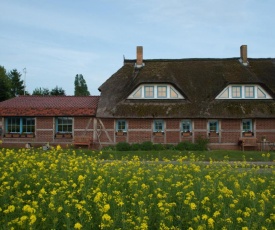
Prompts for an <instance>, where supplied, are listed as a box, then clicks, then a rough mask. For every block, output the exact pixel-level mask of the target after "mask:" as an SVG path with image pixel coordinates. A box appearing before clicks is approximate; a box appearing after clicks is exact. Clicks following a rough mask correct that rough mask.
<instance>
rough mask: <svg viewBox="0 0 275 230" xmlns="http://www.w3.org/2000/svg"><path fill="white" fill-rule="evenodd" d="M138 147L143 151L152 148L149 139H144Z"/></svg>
mask: <svg viewBox="0 0 275 230" xmlns="http://www.w3.org/2000/svg"><path fill="white" fill-rule="evenodd" d="M140 149H141V150H143V151H149V150H153V149H154V148H153V143H152V142H151V141H145V142H143V143H141V144H140Z"/></svg>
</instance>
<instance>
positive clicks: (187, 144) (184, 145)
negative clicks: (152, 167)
mask: <svg viewBox="0 0 275 230" xmlns="http://www.w3.org/2000/svg"><path fill="white" fill-rule="evenodd" d="M175 148H176V149H177V150H181V151H182V150H194V149H195V144H193V143H191V142H189V141H183V142H180V143H178V144H177V146H176V147H175Z"/></svg>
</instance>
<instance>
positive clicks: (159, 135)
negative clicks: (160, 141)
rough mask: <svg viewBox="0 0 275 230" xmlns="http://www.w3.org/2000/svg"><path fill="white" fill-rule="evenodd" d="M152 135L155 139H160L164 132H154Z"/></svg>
mask: <svg viewBox="0 0 275 230" xmlns="http://www.w3.org/2000/svg"><path fill="white" fill-rule="evenodd" d="M153 135H154V136H156V137H162V136H163V135H164V132H154V133H153Z"/></svg>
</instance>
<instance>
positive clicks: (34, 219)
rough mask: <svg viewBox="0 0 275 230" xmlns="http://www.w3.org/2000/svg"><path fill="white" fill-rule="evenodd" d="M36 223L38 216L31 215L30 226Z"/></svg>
mask: <svg viewBox="0 0 275 230" xmlns="http://www.w3.org/2000/svg"><path fill="white" fill-rule="evenodd" d="M35 221H36V216H35V215H31V216H30V225H32V224H33V223H34V222H35Z"/></svg>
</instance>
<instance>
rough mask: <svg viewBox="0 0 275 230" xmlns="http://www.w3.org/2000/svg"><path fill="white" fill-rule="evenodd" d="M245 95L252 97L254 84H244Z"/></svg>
mask: <svg viewBox="0 0 275 230" xmlns="http://www.w3.org/2000/svg"><path fill="white" fill-rule="evenodd" d="M245 97H246V98H254V86H245Z"/></svg>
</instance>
